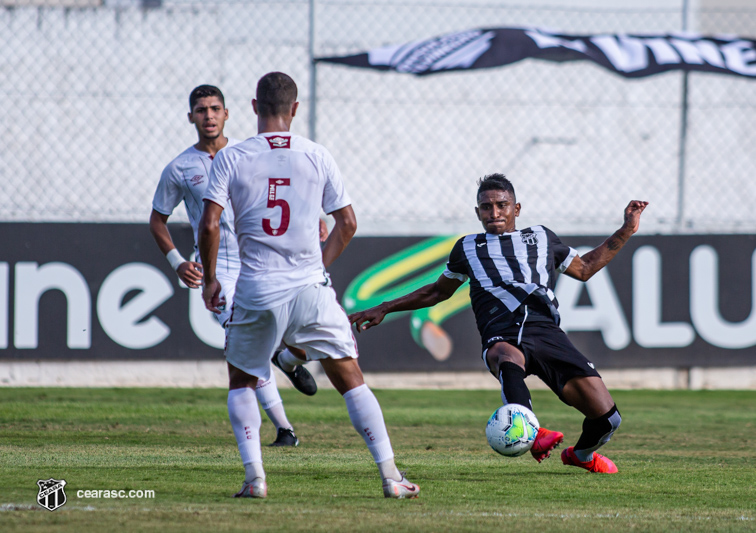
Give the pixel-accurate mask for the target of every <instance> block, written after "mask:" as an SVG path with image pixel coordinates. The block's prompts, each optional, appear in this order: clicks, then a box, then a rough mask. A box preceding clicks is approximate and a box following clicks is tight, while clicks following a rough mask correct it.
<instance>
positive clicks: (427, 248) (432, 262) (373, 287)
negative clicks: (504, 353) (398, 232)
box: [342, 235, 470, 361]
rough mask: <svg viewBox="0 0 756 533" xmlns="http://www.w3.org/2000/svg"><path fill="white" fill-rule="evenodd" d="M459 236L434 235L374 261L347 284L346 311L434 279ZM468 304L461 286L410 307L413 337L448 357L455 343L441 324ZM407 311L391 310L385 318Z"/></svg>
mask: <svg viewBox="0 0 756 533" xmlns="http://www.w3.org/2000/svg"><path fill="white" fill-rule="evenodd" d="M460 237H461V235H454V236H451V237H450V236H443V237H433V238H431V239H427V240H425V241H422V242H419V243H417V244H415V245H413V246H410V247H409V248H405V249H404V250H402V251H400V252H397V253H395V254H393V255H391V256H389V257H387V258H386V259H383V260H382V261H379V262H378V263H376V264H374V265H372V266H371V267H370V268H368V269H366V270H364V271H363V272H361V273H360V274H359V275H358V276H357V277H356V278H354V279H353V280H352V282H351V283H350V284H349V286H348V287H347V289H346V291H345V292H344V298H343V302H342V303H343V304H344V309H346V311H347V313H355V312H357V311H362V310H364V309H368V308H370V307H373V306H376V305H378V304H380V303H383V302H385V301H387V300H393V299H394V298H399V297H400V296H404V295H405V294H408V293H410V292H412V291H414V290H417V289H419V288H420V287H422V286H424V285H428V284H429V283H433V282H434V281H436V280H437V279H438V277H439V276H440V275H441V273H442V272H443V271H444V269H445V268H446V260H447V258H448V257H449V252H451V249H452V247H453V246H454V243H455V242H457V240H459V238H460ZM465 285H467V283H466V284H465ZM469 305H470V298H469V296H468V291H465V290H462V287H460V289H459V290H458V291H457V292H456V293H454V296H452V297H451V298H449V299H448V300H446V301H445V302H441V303H439V304H437V305H435V306H433V307H429V308H427V309H418V310H417V311H409V312H408V313H409V314H410V332H411V333H412V338H413V339H414V340H415V342H416V343H417V344H419V345H420V346H422V347H423V348H425V349H426V350H428V352H430V354H431V355H432V356H433V357H434V358H435V359H436V360H437V361H445V360H446V359H448V358H449V356H450V355H451V353H452V349H453V348H454V345H453V343H452V340H451V338H450V337H449V335H448V334H447V333H446V332H445V331H444V330H443V328H441V324H443V322H444V321H445V320H447V319H448V318H450V317H452V316H454V315H456V314H457V313H459V312H460V311H462V310H464V309H465V308H466V307H468V306H469ZM406 314H407V313H395V314H391V315H388V316H387V317H386V319H385V320H384V321H388V320H393V319H396V318H399V317H400V316H401V315H406Z"/></svg>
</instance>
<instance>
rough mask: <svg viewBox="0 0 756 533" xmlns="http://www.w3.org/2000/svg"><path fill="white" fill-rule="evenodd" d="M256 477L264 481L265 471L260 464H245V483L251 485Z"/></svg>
mask: <svg viewBox="0 0 756 533" xmlns="http://www.w3.org/2000/svg"><path fill="white" fill-rule="evenodd" d="M258 477H259V478H262V479H263V480H265V470H263V465H262V463H247V464H245V465H244V481H245V482H247V483H252V481H253V480H254V479H255V478H258Z"/></svg>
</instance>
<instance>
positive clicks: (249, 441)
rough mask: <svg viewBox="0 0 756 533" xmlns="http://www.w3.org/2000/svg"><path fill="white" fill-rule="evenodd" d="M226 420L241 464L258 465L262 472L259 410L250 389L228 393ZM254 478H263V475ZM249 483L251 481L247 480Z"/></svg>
mask: <svg viewBox="0 0 756 533" xmlns="http://www.w3.org/2000/svg"><path fill="white" fill-rule="evenodd" d="M228 418H229V420H230V421H231V427H232V428H233V430H234V436H235V437H236V444H237V445H238V446H239V453H240V454H241V460H242V463H243V464H244V465H245V470H247V466H246V465H248V464H253V463H258V464H259V465H260V467H259V470H260V471H262V450H261V449H260V423H261V421H262V420H261V418H260V410H259V409H258V408H257V400H256V398H255V393H254V391H253V390H252V389H250V388H247V387H244V388H242V389H232V390H230V391H228ZM255 477H262V478H263V479H264V478H265V473H264V472H263V474H262V476H261V475H256V476H255ZM247 481H251V480H247Z"/></svg>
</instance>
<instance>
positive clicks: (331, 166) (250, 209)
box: [204, 132, 351, 309]
mask: <svg viewBox="0 0 756 533" xmlns="http://www.w3.org/2000/svg"><path fill="white" fill-rule="evenodd" d="M204 199H206V200H210V201H212V202H215V203H216V204H218V205H220V206H221V207H224V208H225V207H226V206H227V204H228V203H229V201H230V205H231V207H232V208H233V211H234V215H235V227H236V236H237V239H238V241H239V249H240V256H241V262H242V266H241V273H240V274H239V279H238V281H237V285H236V295H235V302H237V303H239V305H241V306H242V307H245V308H247V309H270V308H271V307H275V306H278V305H281V304H283V303H285V302H287V301H289V300H291V299H292V298H294V296H296V295H297V294H298V293H299V292H300V291H301V290H302V289H303V288H304V287H306V286H308V285H310V284H312V283H322V282H324V281H325V269H324V267H323V258H322V254H321V249H320V239H319V218H320V212H321V209H322V210H323V211H325V212H326V213H332V212H334V211H337V210H339V209H341V208H343V207H346V206H348V205H350V204H351V200H350V199H349V195H348V194H347V192H346V190H345V189H344V183H343V181H342V179H341V173H340V172H339V168H338V166H337V165H336V162H335V161H334V159H333V157H332V156H331V154H330V153H329V152H328V150H326V149H325V148H324V147H323V146H321V145H319V144H317V143H314V142H312V141H310V140H308V139H305V138H304V137H300V136H298V135H293V134H291V133H289V132H278V133H264V134H261V135H257V136H255V137H252V138H250V139H247V140H246V141H243V142H241V143H239V144H236V145H234V146H232V147H227V148H225V149H224V150H222V151H221V152H219V153H218V156H217V157H216V158H215V160H214V161H213V165H212V168H211V171H210V183H209V184H208V187H207V190H206V191H205V195H204Z"/></svg>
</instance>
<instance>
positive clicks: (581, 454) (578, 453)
mask: <svg viewBox="0 0 756 533" xmlns="http://www.w3.org/2000/svg"><path fill="white" fill-rule="evenodd" d="M572 453H574V454H575V457H577V458H578V461H580V462H581V463H590V462H591V461H593V452H592V451H590V450H576V449H574V448H573V450H572Z"/></svg>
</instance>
